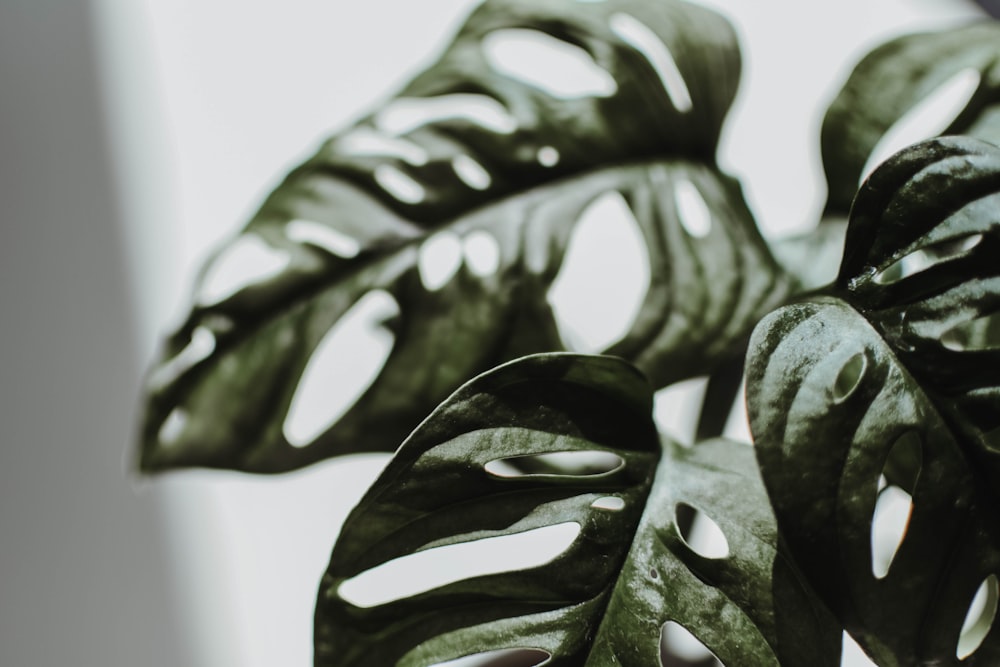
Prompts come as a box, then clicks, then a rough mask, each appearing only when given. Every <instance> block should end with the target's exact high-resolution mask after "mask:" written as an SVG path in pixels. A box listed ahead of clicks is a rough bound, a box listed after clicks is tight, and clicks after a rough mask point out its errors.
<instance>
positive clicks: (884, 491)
mask: <svg viewBox="0 0 1000 667" xmlns="http://www.w3.org/2000/svg"><path fill="white" fill-rule="evenodd" d="M922 457H923V447H922V446H921V440H920V436H919V435H917V434H916V433H914V432H910V433H906V434H904V435H903V436H901V437H900V438H899V439H897V440H896V442H895V443H894V444H893V445H892V448H891V449H890V450H889V455H888V456H887V457H886V461H885V464H884V465H883V468H882V472H881V474H880V475H879V478H878V482H877V484H878V487H877V488H878V492H877V493H878V497H877V500H876V501H875V511H874V513H873V514H872V526H871V552H872V574H873V575H875V578H877V579H883V578H885V576H886V575H888V574H889V568H891V567H892V561H893V559H894V558H895V557H896V553H897V552H898V551H899V547H900V546H902V544H903V539H904V538H905V537H906V529H907V527H908V526H909V524H910V516H911V514H912V512H913V497H912V495H911V494H912V493H913V491H914V489H916V486H917V479H918V478H919V476H920V468H921V461H922Z"/></svg>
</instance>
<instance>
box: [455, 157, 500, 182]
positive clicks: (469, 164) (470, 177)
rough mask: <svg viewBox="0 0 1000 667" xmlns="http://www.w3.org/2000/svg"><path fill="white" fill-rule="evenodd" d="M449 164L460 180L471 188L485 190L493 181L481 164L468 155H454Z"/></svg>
mask: <svg viewBox="0 0 1000 667" xmlns="http://www.w3.org/2000/svg"><path fill="white" fill-rule="evenodd" d="M451 166H452V169H454V170H455V173H456V174H457V175H458V177H459V178H460V179H461V181H462V182H463V183H465V184H466V185H468V186H469V187H470V188H472V189H473V190H486V189H488V188H489V187H490V184H491V183H493V178H492V177H491V176H490V173H489V172H488V171H486V169H484V168H483V165H481V164H479V163H478V162H476V161H475V160H473V159H472V158H471V157H469V156H468V155H456V156H455V157H454V158H453V159H452V161H451Z"/></svg>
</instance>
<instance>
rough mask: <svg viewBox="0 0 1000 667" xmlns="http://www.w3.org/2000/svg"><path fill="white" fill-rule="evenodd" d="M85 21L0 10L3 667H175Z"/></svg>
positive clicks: (176, 649)
mask: <svg viewBox="0 0 1000 667" xmlns="http://www.w3.org/2000/svg"><path fill="white" fill-rule="evenodd" d="M89 10H90V3H89V2H87V1H83V2H53V1H50V0H41V1H39V0H5V2H3V3H2V4H0V90H2V91H3V92H2V94H0V201H2V202H3V205H2V209H0V210H2V211H3V213H2V215H3V232H2V235H3V236H2V240H3V243H2V245H0V307H2V313H3V315H2V318H0V341H2V343H3V344H2V346H0V369H2V371H0V373H2V380H0V664H2V665H12V666H14V665H17V666H19V667H47V666H49V665H86V666H90V665H93V666H97V665H100V666H101V667H131V666H133V665H137V664H141V665H147V666H150V667H159V666H163V667H168V666H170V667H176V666H177V665H189V664H192V663H191V661H190V659H189V656H188V655H186V650H185V646H186V644H185V642H184V641H182V640H181V637H180V636H179V632H178V630H177V624H176V619H175V614H174V605H173V601H172V599H171V590H172V586H171V582H170V581H169V580H168V577H167V574H166V573H167V556H166V551H165V549H166V544H165V541H164V539H163V536H162V534H161V529H160V509H159V503H158V502H157V501H156V498H155V497H154V494H152V493H146V494H137V493H135V492H134V490H133V488H132V486H131V485H130V483H129V479H128V477H127V476H126V474H125V473H124V469H125V464H124V461H123V456H124V453H125V451H126V442H127V440H128V439H129V438H130V431H131V427H132V423H131V419H132V411H133V410H134V403H135V395H136V391H137V388H138V382H139V380H138V379H139V377H140V375H141V368H140V364H139V360H138V356H139V355H138V353H137V345H136V337H135V329H134V312H133V311H132V308H131V302H132V297H131V294H130V293H129V290H130V287H129V279H128V276H127V273H126V271H125V262H124V255H123V246H122V243H121V238H120V231H121V230H120V220H119V219H118V217H119V216H118V211H117V210H116V205H115V203H114V202H115V192H114V187H115V186H114V182H113V179H112V176H111V169H110V163H109V159H108V154H107V147H106V141H105V140H106V132H105V125H104V119H103V116H102V108H101V105H102V102H101V94H100V86H99V77H98V73H97V67H96V64H95V58H94V53H95V39H94V35H93V33H92V31H91V30H90V25H91V23H90V15H89Z"/></svg>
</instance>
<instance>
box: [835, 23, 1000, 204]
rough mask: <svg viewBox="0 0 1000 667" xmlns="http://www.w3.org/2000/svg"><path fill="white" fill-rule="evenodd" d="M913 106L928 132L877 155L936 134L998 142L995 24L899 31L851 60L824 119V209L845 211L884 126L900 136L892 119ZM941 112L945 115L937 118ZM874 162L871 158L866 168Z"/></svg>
mask: <svg viewBox="0 0 1000 667" xmlns="http://www.w3.org/2000/svg"><path fill="white" fill-rule="evenodd" d="M942 96H943V97H942ZM935 97H937V98H938V99H937V100H934V98H935ZM925 103H929V106H924V107H923V112H922V114H923V115H922V117H923V119H924V120H920V117H921V116H920V114H921V111H920V108H921V105H924V104H925ZM915 108H916V109H917V114H918V115H917V117H916V120H915V122H916V123H917V126H916V127H920V128H923V129H925V130H926V129H931V134H924V135H923V136H912V137H909V139H908V140H906V137H904V136H901V137H900V138H901V139H902V140H904V141H905V143H904V144H902V145H897V146H896V149H895V150H892V149H891V148H890V149H889V152H888V154H885V155H884V156H883V159H884V158H887V157H889V155H891V154H892V153H894V152H896V150H900V149H902V148H904V147H905V146H906V145H908V144H915V143H918V142H920V141H923V140H926V139H930V138H931V137H932V136H935V135H944V134H947V135H966V136H971V137H976V138H978V139H982V140H986V141H991V142H992V143H1000V23H997V22H996V21H987V20H984V21H982V22H977V23H972V24H969V25H965V26H961V27H958V28H951V29H947V30H942V31H940V32H924V33H916V34H912V35H905V36H903V37H899V38H897V39H894V40H891V41H889V42H886V43H885V44H883V45H882V46H879V47H878V48H876V49H875V50H873V51H872V52H871V53H869V54H868V55H866V56H865V57H864V58H863V59H862V60H861V62H860V63H858V65H857V66H856V67H855V68H854V71H853V72H852V73H851V76H850V77H849V78H848V80H847V82H846V83H845V85H844V87H843V88H842V89H841V90H840V92H839V93H838V95H837V97H836V99H835V100H834V101H833V103H832V104H831V105H830V108H829V109H828V110H827V113H826V117H825V119H824V121H823V129H822V152H823V166H824V169H825V171H826V178H827V182H828V184H829V194H828V198H827V205H826V211H827V214H831V215H841V216H844V215H847V213H848V211H849V210H850V206H851V201H852V200H853V199H854V194H855V192H857V189H858V186H859V185H860V182H861V179H862V178H863V176H864V175H865V173H864V172H865V166H866V164H869V163H870V160H871V158H872V153H873V151H876V149H878V148H879V147H880V142H882V141H883V140H884V138H885V137H886V135H887V132H889V131H890V129H896V130H903V134H904V135H905V134H906V131H905V128H902V127H900V126H899V125H898V123H899V121H900V120H901V119H903V118H904V116H906V115H907V114H908V112H911V111H913V110H914V109H915ZM943 111H948V112H949V113H947V115H946V116H940V114H941V113H942V112H943ZM939 116H940V117H939ZM910 118H911V119H912V118H914V116H913V115H911V116H910ZM935 120H936V121H938V122H937V123H934V122H932V121H935ZM927 123H929V124H930V125H927ZM934 125H937V127H936V128H932V126H934ZM881 161H882V160H880V159H877V158H876V160H875V162H874V163H872V164H870V167H875V166H876V165H877V164H878V163H879V162H881Z"/></svg>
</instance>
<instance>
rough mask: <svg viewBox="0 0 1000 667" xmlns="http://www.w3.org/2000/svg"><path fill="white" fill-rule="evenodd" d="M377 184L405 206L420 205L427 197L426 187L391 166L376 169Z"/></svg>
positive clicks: (385, 165) (381, 165)
mask: <svg viewBox="0 0 1000 667" xmlns="http://www.w3.org/2000/svg"><path fill="white" fill-rule="evenodd" d="M375 182H376V183H378V184H379V186H380V187H381V188H382V189H383V190H385V191H386V192H387V193H388V194H389V195H390V196H391V197H394V198H396V199H397V200H399V201H401V202H403V203H404V204H419V203H420V202H422V201H423V200H424V198H425V197H426V196H427V193H426V192H425V191H424V186H422V185H420V183H417V182H416V181H415V180H413V178H411V177H410V176H409V175H408V174H406V173H404V172H402V171H400V170H399V169H398V168H396V167H394V166H392V165H391V164H380V165H379V166H377V167H375Z"/></svg>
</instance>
